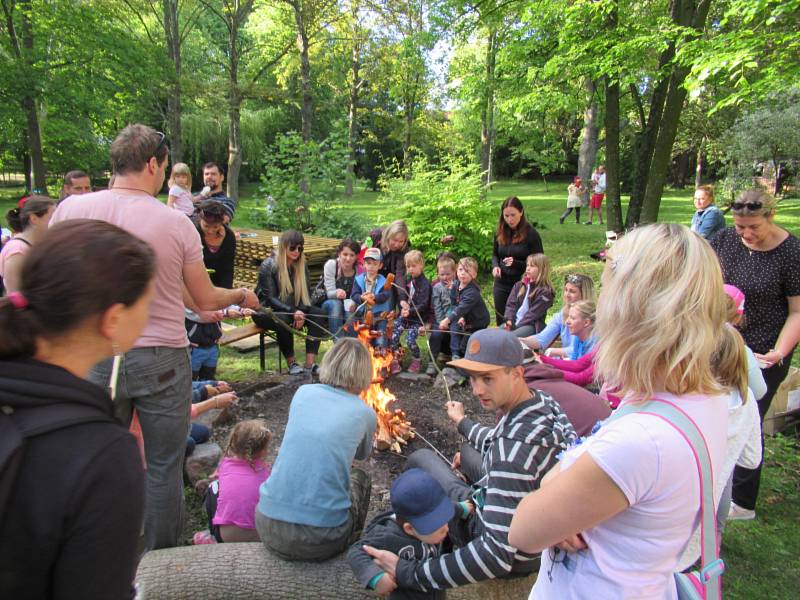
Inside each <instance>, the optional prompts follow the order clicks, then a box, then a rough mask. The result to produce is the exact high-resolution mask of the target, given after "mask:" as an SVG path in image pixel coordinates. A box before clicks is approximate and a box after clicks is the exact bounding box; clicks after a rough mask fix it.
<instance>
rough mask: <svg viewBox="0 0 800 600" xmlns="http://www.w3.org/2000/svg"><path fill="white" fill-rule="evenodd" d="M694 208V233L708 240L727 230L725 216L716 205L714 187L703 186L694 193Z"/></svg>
mask: <svg viewBox="0 0 800 600" xmlns="http://www.w3.org/2000/svg"><path fill="white" fill-rule="evenodd" d="M694 208H695V213H694V215H692V231H694V232H695V233H697V234H699V235H702V236H703V237H704V238H706V239H708V238H710V237H711V236H713V235H714V234H715V233H717V232H718V231H719V230H720V229H725V215H723V214H722V211H721V210H720V209H719V208H717V206H716V205H715V204H714V186H713V185H701V186H700V187H698V188H697V189H696V190H695V191H694Z"/></svg>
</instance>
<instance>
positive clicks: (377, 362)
mask: <svg viewBox="0 0 800 600" xmlns="http://www.w3.org/2000/svg"><path fill="white" fill-rule="evenodd" d="M369 314H370V313H367V315H369ZM383 317H384V315H383V314H382V315H381V318H383ZM387 318H390V319H391V320H390V324H391V323H392V321H393V318H391V315H387ZM367 320H368V318H365V322H364V323H363V324H359V325H356V327H355V330H356V331H357V332H358V339H359V340H360V341H361V343H362V344H364V345H365V346H366V347H367V349H368V350H369V354H370V357H371V359H372V383H371V384H370V386H369V387H368V388H367V389H366V390H365V391H364V392H363V393H362V394H361V399H362V400H364V402H366V403H367V405H368V406H370V407H371V408H372V409H373V410H374V411H375V414H376V416H377V420H378V426H377V429H376V432H375V447H376V448H377V449H378V450H381V451H385V450H389V449H392V450H393V451H394V452H398V453H399V452H400V451H401V444H406V443H407V441H408V440H409V439H411V438H412V437H414V433H413V431H412V429H411V423H409V422H408V420H407V419H406V413H405V412H403V411H402V410H401V409H399V408H394V403H395V402H396V400H397V398H396V397H395V396H394V394H392V393H391V392H390V391H389V390H388V389H386V387H384V385H383V383H384V381H385V377H384V374H385V373H387V372H388V370H389V367H390V365H391V364H392V359H393V358H394V357H395V356H394V353H393V352H392V351H391V350H389V349H387V348H374V347H373V346H372V344H371V343H370V342H371V340H373V339H375V338H378V337H380V336H381V332H379V331H373V330H372V327H371V325H372V324H371V323H368V322H367ZM384 335H387V336H389V335H391V334H390V332H389V330H388V328H387V332H386V334H384Z"/></svg>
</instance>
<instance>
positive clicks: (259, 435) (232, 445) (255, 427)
mask: <svg viewBox="0 0 800 600" xmlns="http://www.w3.org/2000/svg"><path fill="white" fill-rule="evenodd" d="M271 441H272V432H271V431H270V430H269V429H268V428H267V423H266V421H264V420H262V419H250V420H248V421H240V422H239V423H237V424H236V426H235V427H234V428H233V430H232V431H231V434H230V436H229V437H228V444H227V446H225V456H230V457H232V458H240V459H242V460H246V461H247V462H248V463H250V466H251V467H255V460H256V458H257V457H259V456H261V455H262V454H263V453H264V450H265V449H266V448H267V447H268V446H269V443H270V442H271Z"/></svg>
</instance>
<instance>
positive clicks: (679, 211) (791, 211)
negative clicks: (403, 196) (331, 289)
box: [0, 181, 800, 600]
mask: <svg viewBox="0 0 800 600" xmlns="http://www.w3.org/2000/svg"><path fill="white" fill-rule="evenodd" d="M566 185H567V184H566V182H559V183H551V184H550V186H549V190H546V189H545V187H544V185H543V184H542V183H540V182H527V181H502V182H499V183H498V184H496V185H495V186H494V187H493V189H492V190H491V192H490V193H489V197H488V199H487V202H492V203H494V204H497V205H498V206H499V203H500V201H501V200H502V199H503V198H505V197H507V196H510V195H516V196H518V197H519V198H520V199H521V200H522V201H523V204H524V205H525V208H526V214H527V217H528V220H530V221H535V222H537V223H538V230H539V233H540V234H541V236H542V241H543V244H544V248H545V251H546V253H547V254H548V255H549V256H550V258H551V259H552V261H553V265H554V268H555V271H556V278H555V279H556V281H557V282H558V283H560V282H561V281H562V280H563V276H564V275H566V274H568V273H574V272H581V273H587V274H589V275H591V276H592V277H593V278H594V279H595V281H596V282H597V281H598V280H599V275H600V271H601V270H602V265H601V264H600V263H598V262H595V261H593V260H592V259H591V258H590V257H589V253H590V252H595V251H597V250H599V249H600V248H601V247H602V246H603V243H604V241H605V228H604V227H601V226H600V225H598V224H595V225H592V226H587V225H577V224H575V221H574V216H573V215H570V218H571V220H569V221H568V222H567V223H565V224H564V225H560V224H559V222H558V218H559V216H560V214H561V212H562V211H563V210H564V207H565V205H566ZM257 189H258V185H257V184H247V185H245V186H243V188H242V200H241V206H240V208H239V211H238V212H237V216H236V225H238V226H240V227H247V226H251V225H252V223H251V221H250V210H249V209H257V205H258V201H257V200H256V196H257V195H258V193H257ZM21 192H22V190H21V189H3V190H0V211H2V214H3V215H5V212H6V211H7V210H8V209H9V208H10V207H11V206H13V205H14V203H15V202H16V199H18V198H19V196H20V194H21ZM691 197H692V190H691V189H686V190H680V191H678V190H667V191H666V192H665V194H664V198H663V200H662V203H661V213H660V220H661V221H671V222H678V223H685V224H688V223H689V221H690V220H691V216H692V213H693V212H694V208H693V206H692V202H691ZM378 199H379V194H378V193H375V192H369V191H364V190H358V191H357V192H356V194H355V195H354V196H353V197H352V198H349V199H346V198H342V200H341V206H342V207H344V208H348V209H351V210H354V211H357V212H359V213H361V214H362V215H364V216H365V217H366V218H368V219H369V220H370V221H371V222H374V223H375V224H386V223H388V222H389V221H391V220H394V219H397V218H401V217H402V215H401V214H398V213H397V212H396V211H395V210H393V207H391V206H387V205H384V204H381V203H380V202H378ZM582 216H583V215H582ZM587 216H588V215H587ZM582 220H586V219H585V218H584V219H582ZM729 222H730V219H729ZM776 222H777V223H778V224H779V225H781V226H782V227H784V228H786V229H788V230H789V231H790V232H792V233H793V234H795V235H797V236H800V201H798V200H786V201H784V202H782V203H781V204H780V205H779V207H778V214H777V217H776ZM413 236H414V232H413V231H412V232H411V237H412V241H413ZM491 243H492V240H491V239H487V240H486V244H487V245H488V244H491ZM483 281H484V292H485V294H484V295H485V297H486V298H489V299H490V298H491V293H490V285H491V283H490V282H489V281H488V278H486V277H484V278H483ZM557 309H558V307H557V306H556V307H554V309H553V310H554V311H555V310H557ZM665 326H668V324H666V323H665ZM298 341H299V340H298ZM326 345H327V344H323V351H324V350H325V348H326ZM300 350H302V348H300V347H299V348H298V352H299V351H300ZM275 355H276V352H275V350H274V349H269V350H268V368H271V369H276V367H277V365H276V364H275ZM794 362H795V364H796V365H797V364H798V363H799V362H800V359H798V357H797V356H796V357H795V361H794ZM218 372H219V376H220V377H222V378H225V379H228V380H230V381H236V380H242V379H249V378H252V376H253V375H254V374H255V373H257V372H258V356H257V353H250V354H239V353H238V352H236V351H234V350H232V349H230V348H223V351H222V356H221V361H220V366H219V371H218ZM797 450H798V444H797V440H796V439H795V438H783V437H776V438H770V439H768V441H767V447H766V455H765V463H766V468H765V469H764V475H763V477H762V483H761V495H760V500H759V506H758V515H759V518H758V519H757V520H756V521H753V522H734V523H730V524H729V525H728V528H727V530H726V532H725V539H724V542H723V558H724V559H725V562H726V564H727V568H728V572H727V574H726V575H725V577H724V586H725V592H726V597H728V598H732V599H741V600H750V599H755V598H758V599H761V598H791V597H796V596H797V590H798V589H800V559H799V558H798V557H800V536H798V535H797V531H798V525H800V458H798V452H797ZM791 590H795V592H792V591H791Z"/></svg>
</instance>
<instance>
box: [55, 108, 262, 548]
mask: <svg viewBox="0 0 800 600" xmlns="http://www.w3.org/2000/svg"><path fill="white" fill-rule="evenodd" d="M168 156H169V147H168V146H167V140H166V138H165V137H164V134H163V133H161V132H159V131H155V130H154V129H151V128H150V127H147V126H146V125H139V124H135V125H128V126H127V127H126V128H125V129H123V130H122V131H121V132H120V133H119V135H117V137H116V139H115V140H114V141H113V143H112V144H111V166H112V168H113V171H114V183H113V186H112V187H111V189H108V190H103V191H99V192H94V193H92V194H86V195H84V196H82V197H81V198H67V199H66V200H64V201H63V202H62V203H61V204H59V206H58V208H57V209H56V212H55V213H54V214H53V217H52V219H51V221H50V222H51V223H58V222H59V221H66V220H68V219H79V218H87V219H98V220H100V221H107V222H109V223H112V224H114V225H117V226H118V227H121V228H122V229H125V230H127V231H128V232H130V233H132V234H133V235H135V236H137V237H139V238H141V239H142V240H144V241H145V242H147V243H148V244H150V246H151V247H152V248H153V250H154V251H155V254H156V275H155V297H154V299H153V303H152V305H151V307H150V313H149V315H148V316H149V319H148V322H147V325H146V326H145V328H144V331H143V332H142V335H141V337H140V338H139V339H138V340H136V343H135V344H134V347H133V349H132V350H130V351H128V352H127V353H125V357H124V360H123V361H122V364H121V368H120V371H119V379H118V381H117V396H116V399H115V402H114V409H115V412H116V415H117V417H118V418H119V419H120V420H121V421H122V422H123V423H128V422H130V419H131V415H132V410H133V409H134V408H135V409H136V412H137V414H138V417H139V422H140V424H141V428H142V436H143V438H144V446H145V459H146V460H147V481H146V499H145V500H146V501H145V520H144V537H145V540H144V541H145V549H146V550H153V549H156V548H166V547H170V546H176V545H177V544H178V540H179V538H180V534H181V529H182V525H183V472H182V471H183V458H184V452H185V450H186V432H187V431H188V430H189V408H190V405H191V395H192V388H191V379H192V370H191V364H190V362H189V351H188V347H189V341H188V339H187V337H186V329H185V327H184V310H183V307H184V287H185V290H186V293H187V294H188V296H190V298H187V301H189V302H190V303H193V305H194V306H196V307H198V308H199V309H201V310H207V311H211V310H216V309H220V308H225V307H227V306H229V305H231V304H239V305H241V306H244V307H246V308H256V307H258V299H257V298H256V296H255V294H253V292H251V291H250V290H248V289H244V288H240V289H235V290H228V289H224V288H218V287H214V286H213V285H212V284H211V280H210V279H209V276H208V272H207V271H206V267H205V265H204V264H203V251H202V246H201V243H200V235H199V234H198V232H197V228H196V227H195V226H194V224H193V223H192V221H190V220H189V219H187V218H186V216H185V215H184V214H183V213H181V212H180V211H176V210H172V209H170V208H168V207H167V206H166V205H165V204H163V203H161V202H159V201H158V200H157V199H156V198H155V195H156V194H158V192H159V190H161V187H162V186H163V185H164V175H165V171H166V168H167V163H168ZM109 342H110V343H111V344H112V347H113V345H114V340H113V339H111V340H109ZM111 367H112V364H111V361H110V360H109V361H105V362H103V363H100V364H98V365H96V366H95V367H94V368H93V369H92V372H91V374H90V379H91V380H92V381H93V382H94V383H96V384H98V385H101V386H103V387H107V386H108V383H109V379H110V376H111Z"/></svg>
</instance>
